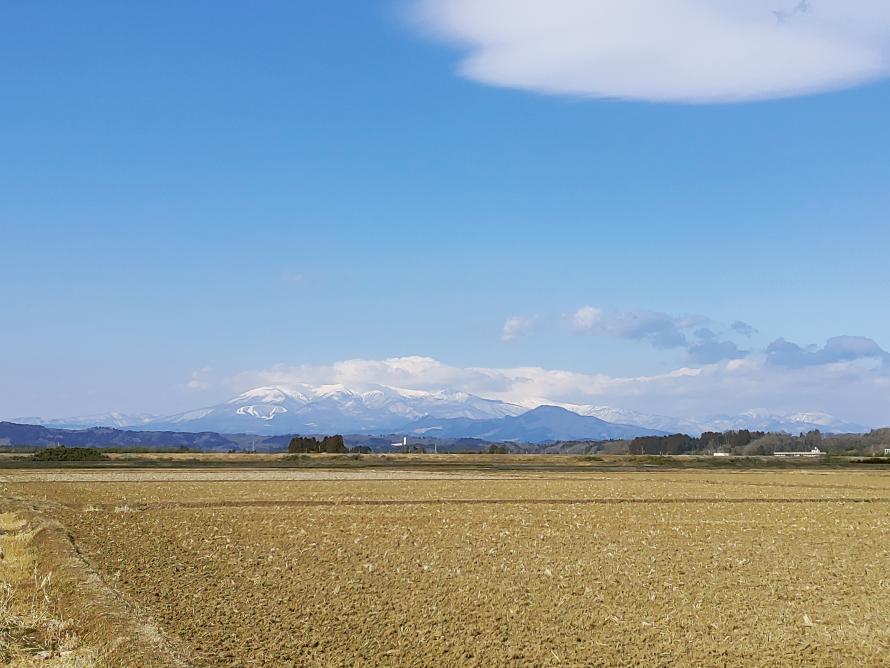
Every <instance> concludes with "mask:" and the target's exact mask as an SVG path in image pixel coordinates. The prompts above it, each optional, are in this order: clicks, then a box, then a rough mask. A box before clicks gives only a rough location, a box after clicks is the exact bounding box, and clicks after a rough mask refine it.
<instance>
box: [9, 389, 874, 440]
mask: <svg viewBox="0 0 890 668" xmlns="http://www.w3.org/2000/svg"><path fill="white" fill-rule="evenodd" d="M540 406H556V407H559V408H562V409H565V410H568V411H570V412H572V413H574V414H577V415H578V416H581V417H592V418H597V419H599V420H602V421H604V422H606V423H609V424H612V425H617V426H618V428H617V429H615V430H613V432H611V433H613V434H614V437H616V438H619V437H623V435H624V434H626V433H628V431H627V429H626V428H627V427H632V428H636V429H637V430H638V433H639V434H647V433H685V434H689V435H691V436H698V435H700V434H701V433H702V432H704V431H726V430H730V429H732V430H738V429H750V430H754V431H784V432H788V433H799V432H802V431H803V432H805V431H811V430H813V429H820V430H822V431H825V432H826V433H862V432H865V431H868V428H867V427H865V426H863V425H858V424H853V423H849V422H845V421H843V420H839V419H837V418H835V417H834V416H831V415H828V414H825V413H818V412H799V413H793V414H790V415H776V414H772V413H769V412H766V411H746V412H744V413H740V414H737V415H716V416H708V417H703V418H695V417H693V418H676V417H670V416H664V415H649V414H645V413H640V412H637V411H632V410H627V409H621V408H615V407H612V406H607V405H588V404H572V403H565V402H550V401H547V400H543V399H542V400H541V402H539V403H537V404H536V405H528V406H520V405H518V404H511V403H508V402H504V401H499V400H496V399H488V398H484V397H480V396H477V395H473V394H469V393H467V392H461V391H457V390H450V389H442V390H437V391H432V392H428V391H422V390H413V389H404V388H396V387H391V386H385V385H373V386H368V387H366V388H364V389H362V390H356V389H351V388H349V387H346V386H344V385H334V384H331V385H309V384H290V385H267V386H262V387H257V388H253V389H250V390H247V391H246V392H242V393H241V394H239V395H237V396H235V397H233V398H231V399H229V400H227V401H224V402H222V403H219V404H215V405H213V406H206V407H204V408H198V409H194V410H189V411H183V412H181V413H175V414H173V415H168V416H161V417H157V416H150V415H145V414H135V415H127V414H122V413H116V412H112V413H106V414H102V415H92V416H85V417H80V418H67V419H41V418H34V417H28V418H10V420H11V421H13V422H17V423H27V424H38V425H42V426H45V427H49V428H61V429H84V428H89V427H110V428H116V429H136V430H146V431H185V432H202V431H206V432H217V433H228V434H238V433H253V434H260V435H273V434H288V433H335V432H340V433H347V432H353V433H389V432H397V431H404V432H406V433H418V434H420V433H423V432H424V430H426V431H429V430H431V429H440V430H442V433H455V430H456V429H458V428H459V427H460V426H461V424H462V423H461V422H460V421H461V420H464V421H469V422H468V423H467V424H465V425H464V427H465V428H467V429H469V430H470V431H472V432H474V433H476V432H478V431H479V430H481V429H483V427H482V426H481V425H479V424H473V425H470V424H469V423H470V422H475V421H485V420H500V419H504V418H515V417H518V416H520V415H523V414H525V413H527V412H528V411H529V410H532V409H534V408H537V407H540ZM503 426H504V425H500V426H498V425H489V427H490V430H491V431H492V433H500V432H499V430H501V431H502V429H503ZM589 426H590V428H591V430H592V431H593V432H595V433H597V434H602V435H604V436H605V437H609V436H608V434H609V433H610V432H608V431H607V430H604V429H603V428H602V425H597V426H596V427H594V423H589ZM535 429H538V428H537V427H535ZM520 437H521V436H520Z"/></svg>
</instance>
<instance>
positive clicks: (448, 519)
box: [0, 469, 890, 666]
mask: <svg viewBox="0 0 890 668" xmlns="http://www.w3.org/2000/svg"><path fill="white" fill-rule="evenodd" d="M0 494H2V495H4V497H5V498H6V499H7V502H8V503H10V504H13V503H14V504H16V507H19V508H24V509H26V512H27V513H31V514H32V515H34V517H38V516H39V517H49V518H51V519H52V520H53V521H55V522H58V523H59V524H60V526H62V527H64V530H65V532H67V534H69V535H70V539H71V541H73V547H74V548H76V552H77V553H78V555H79V557H80V558H81V559H82V560H83V562H84V563H85V564H86V565H87V566H88V568H89V569H90V571H91V572H93V573H95V574H97V575H98V576H99V580H100V582H101V584H102V586H103V587H104V588H105V589H106V590H107V591H110V592H112V593H113V594H114V595H115V596H117V597H118V598H119V601H120V604H121V605H122V606H124V608H125V609H126V611H129V613H130V614H131V615H132V616H133V617H134V618H135V619H138V620H139V623H140V624H142V625H143V626H144V625H146V624H147V625H150V626H152V628H155V629H156V633H154V635H153V642H155V643H156V644H158V645H164V652H157V653H156V657H155V658H154V659H153V660H154V661H155V662H156V663H157V665H176V664H178V665H194V666H304V665H305V666H355V665H387V666H416V665H455V666H457V665H460V666H465V665H476V666H542V665H553V666H588V665H590V666H597V665H600V666H613V665H615V666H639V665H643V666H668V665H689V666H693V665H726V666H750V665H820V666H838V665H849V664H857V665H860V666H880V665H888V662H890V474H888V473H887V472H883V471H847V470H819V471H807V470H793V471H745V472H734V471H653V472H648V471H645V472H601V471H581V472H567V473H560V472H552V471H544V472H540V471H539V472H535V471H503V472H498V471H483V472H479V471H473V470H467V471H438V472H437V471H421V470H412V471H407V470H406V471H399V470H392V469H387V470H328V469H312V470H306V469H286V470H285V469H280V470H268V469H266V470H263V469H256V470H219V469H217V470H210V469H202V470H188V469H185V470H162V469H158V470H137V469H127V470H101V471H69V470H66V471H53V470H40V471H15V472H12V471H9V472H5V473H2V474H0ZM60 605H61V604H60ZM62 607H63V612H64V611H65V610H64V605H63V606H62ZM75 613H76V611H74V610H73V608H72V612H71V614H72V615H74V618H75V621H76V614H75ZM79 633H80V635H81V636H82V637H84V638H85V639H86V640H87V641H89V640H90V629H89V628H88V627H86V628H83V629H81V630H80V631H79ZM94 644H95V643H94ZM115 660H116V661H120V659H115ZM165 662H166V663H165ZM124 665H125V664H124Z"/></svg>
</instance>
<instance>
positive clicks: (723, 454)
mask: <svg viewBox="0 0 890 668" xmlns="http://www.w3.org/2000/svg"><path fill="white" fill-rule="evenodd" d="M714 456H715V457H730V456H731V455H730V454H729V453H728V452H715V453H714Z"/></svg>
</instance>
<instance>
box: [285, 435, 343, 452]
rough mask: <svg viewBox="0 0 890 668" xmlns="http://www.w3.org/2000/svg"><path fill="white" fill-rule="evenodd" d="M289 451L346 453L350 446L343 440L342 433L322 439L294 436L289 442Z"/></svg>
mask: <svg viewBox="0 0 890 668" xmlns="http://www.w3.org/2000/svg"><path fill="white" fill-rule="evenodd" d="M287 451H288V452H290V453H292V454H296V453H301V452H329V453H344V452H349V448H347V447H346V443H344V442H343V437H342V436H341V435H340V434H335V435H334V436H324V437H323V438H322V439H321V440H318V439H317V438H315V437H314V436H294V437H293V438H292V439H291V440H290V443H288V444H287Z"/></svg>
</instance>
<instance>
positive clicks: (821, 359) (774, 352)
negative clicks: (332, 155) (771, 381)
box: [766, 336, 890, 368]
mask: <svg viewBox="0 0 890 668" xmlns="http://www.w3.org/2000/svg"><path fill="white" fill-rule="evenodd" d="M766 358H767V361H768V362H769V363H770V364H772V365H774V366H781V367H788V368H803V367H811V366H821V365H825V364H837V363H839V362H855V361H858V360H875V361H877V362H881V363H882V365H884V366H886V367H888V368H890V353H888V352H887V351H886V350H884V349H883V348H881V346H879V345H878V343H877V342H876V341H874V340H873V339H869V338H867V337H864V336H835V337H833V338H830V339H828V341H827V342H826V343H825V345H824V346H822V347H819V346H817V345H809V346H806V347H802V346H799V345H798V344H796V343H791V342H790V341H786V340H785V339H776V340H775V341H773V342H772V343H771V344H769V346H768V347H767V349H766Z"/></svg>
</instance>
